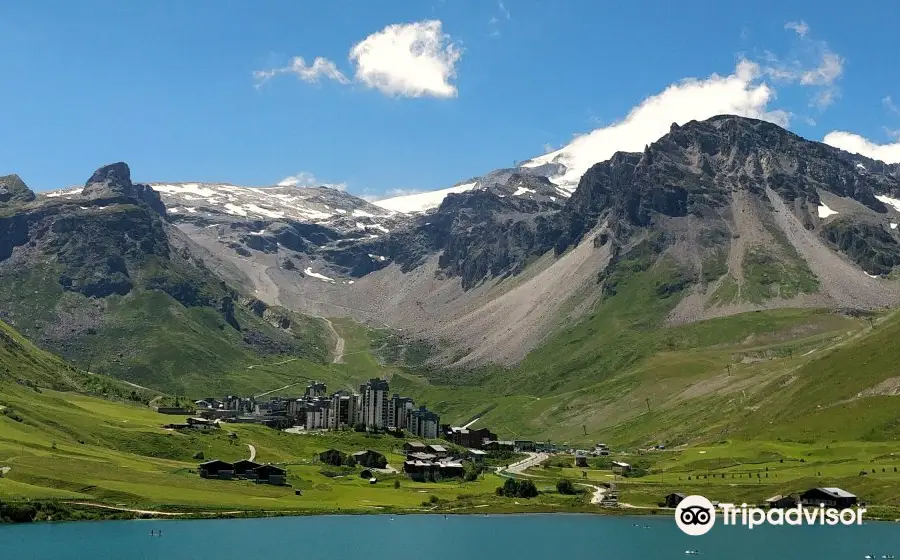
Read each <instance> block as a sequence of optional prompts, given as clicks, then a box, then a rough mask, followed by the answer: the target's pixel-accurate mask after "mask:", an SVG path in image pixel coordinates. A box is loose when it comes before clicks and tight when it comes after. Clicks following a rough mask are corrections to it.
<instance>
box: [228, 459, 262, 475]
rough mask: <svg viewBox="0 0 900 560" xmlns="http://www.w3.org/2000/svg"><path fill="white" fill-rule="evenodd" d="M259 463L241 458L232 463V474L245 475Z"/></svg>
mask: <svg viewBox="0 0 900 560" xmlns="http://www.w3.org/2000/svg"><path fill="white" fill-rule="evenodd" d="M259 466H260V464H259V463H256V462H253V461H250V460H248V459H241V460H240V461H236V462H235V463H234V465H233V467H234V475H235V476H246V475H247V474H248V473H250V471H252V470H253V469H255V468H257V467H259Z"/></svg>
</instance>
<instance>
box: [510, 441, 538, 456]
mask: <svg viewBox="0 0 900 560" xmlns="http://www.w3.org/2000/svg"><path fill="white" fill-rule="evenodd" d="M513 449H515V450H516V452H517V453H524V452H526V451H534V449H535V444H534V442H533V441H529V440H525V439H517V440H516V441H514V442H513Z"/></svg>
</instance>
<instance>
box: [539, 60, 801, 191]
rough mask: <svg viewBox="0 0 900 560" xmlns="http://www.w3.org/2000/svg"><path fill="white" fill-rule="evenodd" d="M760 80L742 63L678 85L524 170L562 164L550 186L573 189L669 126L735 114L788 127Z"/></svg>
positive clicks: (770, 91)
mask: <svg viewBox="0 0 900 560" xmlns="http://www.w3.org/2000/svg"><path fill="white" fill-rule="evenodd" d="M760 76H761V74H760V67H759V65H758V64H756V63H754V62H750V61H747V60H741V61H740V62H739V63H738V64H737V66H736V67H735V69H734V72H733V73H732V74H730V75H728V76H720V75H718V74H712V75H711V76H709V77H708V78H706V79H697V78H688V79H685V80H682V81H680V82H678V83H675V84H672V85H670V86H669V87H667V88H666V89H665V90H663V91H662V92H661V93H658V94H656V95H653V96H651V97H648V98H647V99H645V100H643V101H642V102H641V103H639V104H638V105H637V106H636V107H634V108H633V109H631V111H630V112H629V113H628V115H627V116H626V117H625V118H624V119H622V120H620V121H618V122H616V123H614V124H611V125H609V126H605V127H602V128H598V129H596V130H594V131H593V132H590V133H588V134H585V135H583V136H579V137H577V138H576V139H575V140H574V141H573V142H572V143H570V144H569V145H568V146H565V147H564V148H562V149H560V150H557V151H555V152H551V153H549V154H546V155H543V156H540V157H537V158H535V159H533V160H531V161H530V162H528V163H526V164H525V165H526V166H528V167H536V166H538V165H543V164H545V163H551V162H553V163H562V164H563V165H565V166H566V168H567V170H566V172H565V173H564V174H563V175H561V176H559V177H554V178H553V181H554V182H556V183H557V184H560V185H567V186H573V185H574V184H576V183H577V182H578V180H579V178H580V177H581V176H582V175H583V174H584V172H585V171H586V170H587V169H588V168H589V167H590V166H591V165H593V164H595V163H597V162H599V161H603V160H606V159H609V157H610V156H612V155H613V154H614V153H615V152H617V151H640V150H642V149H643V148H644V146H645V145H647V144H650V143H652V142H654V141H656V140H658V139H659V138H660V137H661V136H663V135H664V134H666V133H667V132H668V131H669V127H670V126H671V124H672V123H673V122H674V123H678V124H679V125H682V124H684V123H686V122H688V121H691V120H703V119H708V118H710V117H713V116H715V115H721V114H734V115H741V116H745V117H753V118H758V119H764V120H768V121H771V122H774V123H777V124H779V125H782V126H787V124H788V121H789V118H790V114H789V113H786V112H785V111H780V110H773V109H770V108H769V103H770V102H771V101H773V100H774V99H775V90H773V89H772V88H771V87H769V86H768V85H766V84H765V83H760V82H759V78H760Z"/></svg>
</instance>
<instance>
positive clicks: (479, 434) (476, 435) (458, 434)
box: [444, 426, 497, 449]
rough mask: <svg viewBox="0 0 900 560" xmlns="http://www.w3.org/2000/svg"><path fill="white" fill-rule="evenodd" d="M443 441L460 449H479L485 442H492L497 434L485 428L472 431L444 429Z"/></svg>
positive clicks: (447, 427) (469, 429) (453, 428)
mask: <svg viewBox="0 0 900 560" xmlns="http://www.w3.org/2000/svg"><path fill="white" fill-rule="evenodd" d="M444 439H446V440H448V441H450V442H451V443H454V444H456V445H459V446H462V447H469V448H473V449H481V448H482V446H484V442H485V441H494V440H496V439H497V434H494V433H492V432H491V431H490V430H489V429H487V428H480V429H472V428H458V427H449V426H445V427H444Z"/></svg>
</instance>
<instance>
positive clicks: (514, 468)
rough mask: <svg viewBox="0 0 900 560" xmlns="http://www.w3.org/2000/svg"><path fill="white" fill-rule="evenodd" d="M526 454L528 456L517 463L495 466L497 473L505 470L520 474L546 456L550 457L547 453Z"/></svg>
mask: <svg viewBox="0 0 900 560" xmlns="http://www.w3.org/2000/svg"><path fill="white" fill-rule="evenodd" d="M527 455H528V457H526V458H524V459H522V460H521V461H519V462H517V463H513V464H512V465H510V466H509V467H508V468H506V469H504V468H502V467H497V474H501V472H500V471H505V472H507V473H509V474H522V473H523V472H525V470H526V469H530V468H531V467H536V466H538V465H540V464H541V463H543V462H544V461H546V460H547V458H548V457H550V455H548V454H547V453H528V454H527Z"/></svg>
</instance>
